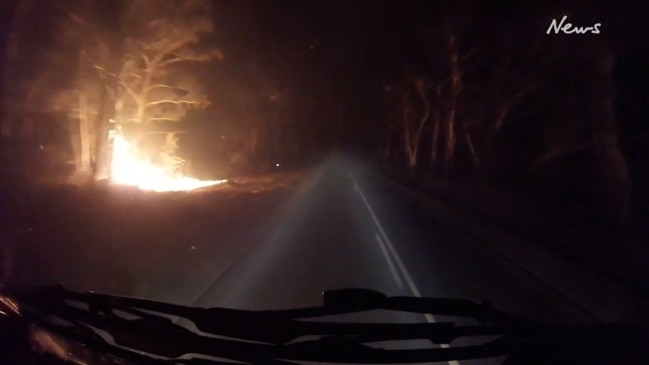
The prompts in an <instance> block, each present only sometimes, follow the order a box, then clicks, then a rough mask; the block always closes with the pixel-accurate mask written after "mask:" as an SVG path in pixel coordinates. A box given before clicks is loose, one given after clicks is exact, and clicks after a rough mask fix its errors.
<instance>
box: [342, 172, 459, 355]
mask: <svg viewBox="0 0 649 365" xmlns="http://www.w3.org/2000/svg"><path fill="white" fill-rule="evenodd" d="M348 174H349V176H350V177H351V179H352V180H353V181H354V190H356V191H358V194H360V196H361V198H362V199H363V203H365V207H366V208H367V210H368V211H369V212H370V216H372V220H373V221H374V224H375V225H376V228H378V230H379V233H381V236H382V237H383V241H384V242H385V246H387V248H388V250H389V251H390V253H391V254H392V256H393V257H394V260H395V261H396V263H397V265H398V266H399V271H401V274H402V275H403V277H404V278H405V279H406V283H408V287H409V288H410V291H411V292H412V294H413V295H414V296H416V297H418V298H421V292H420V291H419V289H418V288H417V285H415V282H414V281H413V280H412V277H411V276H410V273H408V270H407V269H406V266H405V265H404V264H403V261H402V260H401V257H399V254H397V251H396V250H395V249H394V246H393V245H392V242H390V239H389V238H388V235H387V234H386V233H385V230H383V226H381V223H380V222H379V219H378V218H376V214H374V210H372V207H371V206H370V203H369V202H368V201H367V199H366V198H365V194H363V191H362V190H361V187H360V186H359V185H358V182H356V179H354V177H353V176H352V175H351V173H349V172H348ZM377 238H379V243H383V242H381V240H380V237H379V236H378V235H377ZM424 317H425V318H426V322H428V323H434V322H435V317H434V316H433V315H432V314H430V313H426V314H424ZM439 346H440V347H441V348H449V345H448V344H445V343H443V344H440V345H439ZM448 364H449V365H460V363H459V362H458V361H456V360H451V361H448Z"/></svg>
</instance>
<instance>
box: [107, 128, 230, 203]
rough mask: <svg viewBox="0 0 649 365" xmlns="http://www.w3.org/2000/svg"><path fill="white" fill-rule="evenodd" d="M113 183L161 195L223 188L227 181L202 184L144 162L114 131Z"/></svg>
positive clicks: (202, 182)
mask: <svg viewBox="0 0 649 365" xmlns="http://www.w3.org/2000/svg"><path fill="white" fill-rule="evenodd" d="M112 132H113V133H111V136H110V137H109V138H111V139H112V141H113V148H112V159H111V166H110V169H111V181H112V182H113V183H115V184H120V185H129V186H135V187H137V188H139V189H142V190H151V191H157V192H164V191H189V190H195V189H199V188H204V187H207V186H212V185H217V184H222V183H224V182H226V181H227V180H198V179H194V178H190V177H187V176H183V175H182V174H180V173H177V172H173V173H172V172H169V171H167V170H165V168H163V167H161V166H156V165H155V164H152V163H151V162H148V161H145V160H143V159H140V158H139V157H138V154H137V148H136V146H135V145H133V144H132V143H130V142H129V141H127V140H126V138H124V136H123V135H122V134H121V133H119V132H115V131H112Z"/></svg>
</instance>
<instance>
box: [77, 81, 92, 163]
mask: <svg viewBox="0 0 649 365" xmlns="http://www.w3.org/2000/svg"><path fill="white" fill-rule="evenodd" d="M88 114H89V113H88V96H87V95H86V93H84V92H83V91H82V92H80V93H79V147H80V151H79V152H80V154H81V155H80V157H81V160H80V162H81V165H80V166H79V172H80V173H82V174H84V175H85V174H88V173H90V172H91V170H92V169H91V166H90V127H89V121H88V118H89V115H88Z"/></svg>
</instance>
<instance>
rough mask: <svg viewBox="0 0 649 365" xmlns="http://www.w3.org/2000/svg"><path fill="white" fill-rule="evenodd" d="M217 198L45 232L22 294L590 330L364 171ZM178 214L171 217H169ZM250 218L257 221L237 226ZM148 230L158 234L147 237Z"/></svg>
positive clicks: (156, 203) (338, 171) (320, 172)
mask: <svg viewBox="0 0 649 365" xmlns="http://www.w3.org/2000/svg"><path fill="white" fill-rule="evenodd" d="M264 194H266V195H264ZM273 194H276V196H274V195H273ZM282 194H283V195H282ZM209 196H210V195H205V197H203V196H202V195H196V194H195V195H189V197H190V198H191V199H194V200H191V201H190V200H187V201H184V200H182V196H179V198H177V196H175V195H169V196H166V195H165V197H166V198H156V197H152V198H150V199H149V200H146V201H143V202H138V203H137V206H138V208H137V209H132V208H129V207H125V208H122V209H117V208H115V209H112V210H111V209H108V210H105V211H99V212H98V213H96V214H94V215H91V214H90V215H83V216H80V217H78V218H77V220H76V221H72V222H71V223H70V224H68V225H67V226H62V227H60V228H59V229H58V230H57V231H56V232H53V231H51V230H38V229H37V230H35V231H33V232H30V233H29V234H30V235H31V236H29V239H28V240H25V241H24V242H23V243H22V244H21V245H19V246H17V251H16V254H15V255H16V257H17V260H16V261H17V263H16V266H17V271H18V272H19V274H22V279H21V280H22V282H25V281H26V282H28V283H39V284H43V283H48V282H49V283H58V282H62V283H64V284H65V285H66V286H68V287H71V288H73V289H79V290H90V289H93V290H96V291H99V292H102V291H103V292H109V293H114V294H119V295H129V296H138V297H145V298H150V299H154V300H163V301H171V302H176V303H180V304H185V305H196V306H201V307H209V306H221V307H231V308H241V309H281V308H296V307H305V306H315V305H320V304H321V296H320V295H321V292H322V291H323V290H327V289H336V288H348V287H359V288H370V289H375V290H379V291H381V292H384V293H385V294H388V295H414V296H418V295H421V296H434V297H455V298H466V299H471V300H484V299H486V300H489V301H490V302H491V303H492V304H493V305H494V306H495V307H496V308H499V309H502V310H505V311H508V312H510V313H512V314H517V315H521V316H525V317H528V318H531V319H536V320H541V321H544V322H550V323H556V322H559V323H561V322H564V323H565V322H568V323H574V322H584V321H585V320H587V318H584V316H583V315H582V314H581V312H580V311H579V310H577V309H575V308H573V307H571V305H569V304H567V303H564V302H562V301H561V300H559V299H557V298H555V297H554V296H553V295H552V293H551V292H550V291H548V290H547V288H545V287H544V286H543V285H540V284H538V283H536V282H535V281H534V280H530V279H529V278H528V277H526V276H525V275H524V274H523V273H522V272H521V270H519V269H517V268H515V267H511V265H506V264H503V263H502V262H500V261H498V260H497V259H495V258H493V256H491V255H489V254H488V253H486V252H485V251H484V250H481V249H479V248H478V247H476V244H475V243H470V242H467V241H465V240H464V239H463V238H462V236H461V235H458V234H457V233H455V232H453V231H451V230H449V229H448V228H447V227H445V226H444V225H443V224H441V223H440V222H438V221H437V220H436V219H435V218H433V217H431V216H429V215H427V214H426V213H425V211H424V210H423V208H422V203H421V202H420V201H418V200H417V199H416V198H415V196H414V195H412V194H408V193H406V191H405V190H404V189H403V188H402V187H400V186H398V185H396V184H394V183H391V182H389V181H387V180H386V179H384V178H382V177H380V176H378V175H376V174H373V173H370V172H368V171H367V170H365V169H363V168H361V167H359V166H357V165H354V164H353V163H350V162H343V161H341V160H334V161H332V162H330V163H327V164H324V165H323V166H321V167H320V168H318V169H316V170H314V172H313V173H312V174H311V175H310V176H309V177H308V178H306V179H305V182H304V183H303V184H301V185H300V186H297V187H296V188H295V189H294V191H291V190H287V191H286V192H284V193H281V194H280V193H264V192H263V191H259V192H257V191H254V192H252V193H248V194H247V195H241V194H239V195H237V194H234V193H233V194H231V195H227V194H222V195H218V194H216V195H214V197H217V198H218V199H219V200H215V201H214V202H211V201H209V200H207V199H208V198H209ZM244 196H245V200H237V199H242V198H241V197H244ZM192 197H193V198H192ZM237 197H239V198H237ZM268 197H274V198H273V199H275V201H274V203H273V202H271V201H270V200H268V199H267V200H264V199H265V198H268ZM164 199H166V200H164ZM176 199H178V200H176ZM187 199H189V198H187ZM132 204H134V205H133V206H135V204H136V203H132ZM170 206H172V207H173V208H168V207H170ZM165 207H167V208H168V209H171V210H170V211H169V212H167V213H166V215H165V214H163V213H161V212H163V211H164V208H165ZM243 208H245V209H248V210H251V209H252V208H255V209H254V212H253V211H252V210H251V211H250V212H247V211H246V213H245V214H243V213H242V214H239V215H237V216H236V217H238V218H235V215H234V212H236V211H237V209H243ZM188 212H189V213H188ZM129 214H130V215H129ZM241 217H243V218H241ZM217 221H219V222H220V223H219V224H216V223H214V222H217ZM144 226H147V227H148V231H146V230H145V231H142V232H148V233H142V232H140V230H138V229H140V228H142V227H144ZM356 319H367V320H371V321H418V322H423V321H435V320H439V318H434V317H424V316H421V315H396V314H392V315H387V314H369V315H366V316H361V317H356ZM409 345H410V346H414V345H413V344H409ZM462 363H463V364H473V363H474V362H462ZM481 363H482V362H481Z"/></svg>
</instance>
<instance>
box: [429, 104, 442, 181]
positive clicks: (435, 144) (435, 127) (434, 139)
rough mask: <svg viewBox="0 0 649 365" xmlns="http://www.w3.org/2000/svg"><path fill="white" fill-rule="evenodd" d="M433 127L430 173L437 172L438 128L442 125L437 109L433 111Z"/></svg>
mask: <svg viewBox="0 0 649 365" xmlns="http://www.w3.org/2000/svg"><path fill="white" fill-rule="evenodd" d="M433 123H434V125H433V129H432V135H431V143H430V164H431V165H430V167H431V171H432V173H435V171H436V170H437V160H438V150H439V126H440V124H441V123H442V120H441V115H440V112H439V108H437V109H435V118H434V122H433Z"/></svg>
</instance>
